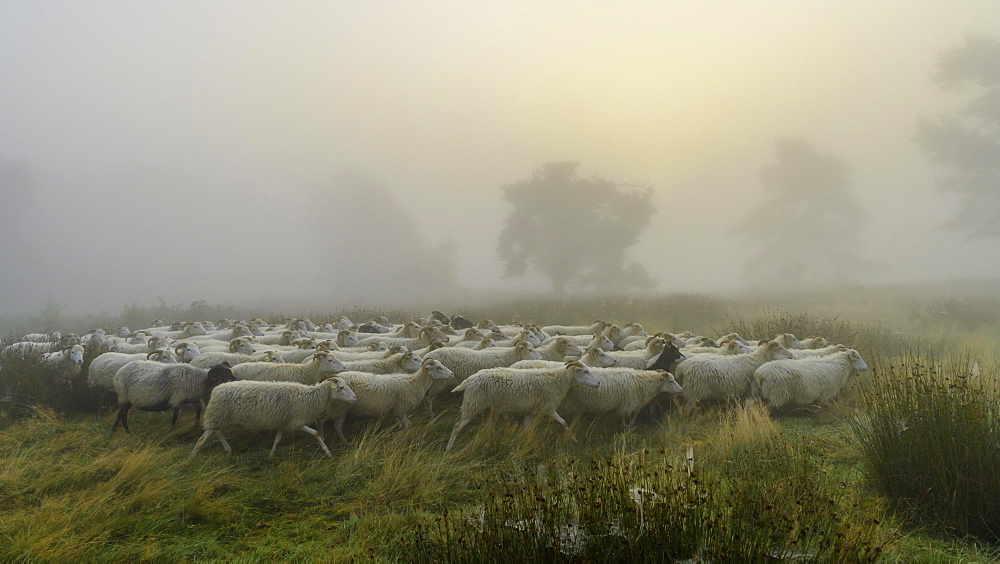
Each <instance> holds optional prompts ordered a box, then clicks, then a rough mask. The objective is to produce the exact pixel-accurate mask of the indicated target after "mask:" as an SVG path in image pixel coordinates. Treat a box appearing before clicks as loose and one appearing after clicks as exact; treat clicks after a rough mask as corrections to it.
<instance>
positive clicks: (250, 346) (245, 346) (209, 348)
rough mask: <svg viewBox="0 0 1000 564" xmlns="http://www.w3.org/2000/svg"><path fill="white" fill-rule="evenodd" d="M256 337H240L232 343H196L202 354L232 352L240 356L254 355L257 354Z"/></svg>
mask: <svg viewBox="0 0 1000 564" xmlns="http://www.w3.org/2000/svg"><path fill="white" fill-rule="evenodd" d="M253 339H255V337H239V338H236V339H233V340H232V341H228V342H227V341H215V340H211V341H196V344H197V346H198V350H199V351H200V352H201V354H205V353H209V352H230V353H238V354H253V353H255V352H257V348H256V346H255V345H254V341H253Z"/></svg>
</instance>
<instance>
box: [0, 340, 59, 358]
mask: <svg viewBox="0 0 1000 564" xmlns="http://www.w3.org/2000/svg"><path fill="white" fill-rule="evenodd" d="M64 349H65V346H63V345H61V344H59V343H52V342H44V343H35V342H31V341H19V342H17V343H12V344H10V345H7V346H6V347H4V348H3V350H2V351H0V357H2V358H6V359H15V358H16V359H21V360H29V359H34V358H39V357H41V355H43V354H45V353H50V352H54V351H61V350H64Z"/></svg>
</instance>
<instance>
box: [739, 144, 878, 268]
mask: <svg viewBox="0 0 1000 564" xmlns="http://www.w3.org/2000/svg"><path fill="white" fill-rule="evenodd" d="M775 145H776V152H777V157H778V162H776V163H774V164H770V165H767V166H764V167H763V169H762V171H761V179H762V180H763V183H764V187H765V188H766V190H767V192H768V193H769V194H770V197H769V198H768V199H767V200H766V201H764V202H763V203H761V204H760V205H758V206H756V207H755V208H753V210H752V211H751V212H750V214H749V215H748V216H747V218H746V219H745V220H744V221H743V222H742V223H741V224H739V225H738V226H737V227H736V229H735V232H736V233H737V234H740V235H743V236H745V237H746V238H747V239H748V240H749V241H750V243H751V249H750V252H749V254H750V259H749V260H748V262H747V266H746V269H745V271H744V273H745V275H746V277H747V279H748V281H749V282H752V283H769V284H771V283H773V284H780V285H784V284H795V283H800V282H805V281H830V282H838V283H843V282H850V281H852V280H854V279H856V278H857V277H858V274H859V273H860V272H864V271H865V270H869V269H871V268H872V267H873V266H874V265H873V263H871V262H870V261H868V260H867V259H865V258H863V255H862V253H861V252H860V251H859V246H860V245H859V244H858V237H857V232H858V230H859V229H860V228H862V227H863V226H864V225H865V224H866V223H867V221H868V219H867V216H866V214H865V213H864V210H863V209H862V207H861V204H860V203H858V201H857V200H856V199H854V198H853V197H852V196H851V194H850V192H849V191H848V187H849V186H850V180H849V173H850V168H849V167H848V166H847V164H846V163H845V162H844V161H842V160H840V159H838V158H836V157H833V156H830V155H825V154H823V153H820V152H819V151H817V150H816V148H815V147H813V145H812V144H811V143H809V142H807V141H805V140H802V139H798V140H792V139H778V140H776V141H775Z"/></svg>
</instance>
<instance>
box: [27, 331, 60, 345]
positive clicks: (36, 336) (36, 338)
mask: <svg viewBox="0 0 1000 564" xmlns="http://www.w3.org/2000/svg"><path fill="white" fill-rule="evenodd" d="M60 339H62V333H60V332H59V331H54V332H52V333H28V334H27V335H24V336H23V337H21V339H20V341H22V342H25V341H26V342H29V343H58V342H59V340H60Z"/></svg>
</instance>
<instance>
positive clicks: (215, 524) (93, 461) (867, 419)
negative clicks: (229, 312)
mask: <svg viewBox="0 0 1000 564" xmlns="http://www.w3.org/2000/svg"><path fill="white" fill-rule="evenodd" d="M844 303H847V302H844ZM908 303H909V302H908ZM827 308H828V309H831V310H832V309H835V308H834V306H832V305H831V306H827ZM748 309H750V308H749V307H748V306H746V305H745V304H736V303H734V302H731V301H725V300H713V299H711V298H707V297H703V296H669V297H667V298H666V299H661V298H657V299H656V300H647V301H643V300H638V299H631V300H630V299H622V300H617V301H615V300H612V299H606V300H605V299H594V300H591V301H586V302H582V304H581V301H580V300H577V301H575V302H574V301H572V300H548V301H546V300H539V299H534V300H519V301H514V302H510V303H507V304H483V305H481V306H479V307H477V308H468V309H465V310H462V311H463V313H464V314H465V315H466V316H467V317H469V318H470V319H478V318H482V317H491V318H493V319H495V320H496V321H498V322H504V321H509V320H512V319H514V318H519V319H521V320H524V321H532V322H536V323H539V324H546V323H553V322H557V321H560V322H566V323H575V322H580V323H585V322H589V321H592V320H593V318H595V317H601V318H605V319H609V320H613V321H619V322H624V321H632V320H638V321H640V322H641V323H643V324H644V325H645V326H646V327H647V329H648V330H650V331H657V330H678V329H685V328H692V329H693V330H698V331H700V332H703V333H711V332H718V331H721V330H723V329H726V330H736V331H739V332H741V333H746V335H747V336H758V335H762V334H763V335H768V334H773V333H779V332H784V331H791V332H793V333H795V334H797V335H798V336H800V337H802V336H805V335H806V334H809V333H816V334H821V335H824V336H826V337H828V338H831V339H832V340H839V341H842V342H846V343H848V344H852V345H854V346H856V347H858V348H859V349H860V350H861V351H862V354H864V356H865V358H866V360H867V361H868V362H869V364H870V365H871V366H872V367H873V370H872V371H871V373H870V374H869V375H866V376H865V377H863V378H861V379H860V380H859V381H858V383H857V389H856V390H854V391H852V392H850V393H848V394H847V395H846V396H845V397H844V398H843V399H842V400H841V401H840V402H838V403H837V404H835V405H834V406H831V407H830V408H828V409H825V410H823V411H821V412H819V413H809V412H805V411H792V412H790V413H788V414H785V415H782V416H780V417H778V418H771V417H769V416H768V415H767V414H766V413H765V412H764V410H762V409H761V408H760V406H759V405H757V404H755V403H752V402H751V403H748V404H746V405H742V406H740V405H717V406H709V407H708V408H706V409H704V410H701V411H700V412H698V413H697V414H695V415H694V416H693V417H692V418H690V419H684V418H681V417H679V416H678V415H677V414H676V413H673V412H671V411H668V412H667V414H666V415H665V417H664V418H663V419H661V420H658V421H653V420H645V421H642V422H640V424H638V425H637V426H636V427H635V428H633V429H631V430H629V431H627V432H625V433H621V432H620V423H619V422H618V421H617V420H615V419H614V418H601V419H596V420H588V419H585V420H583V421H581V422H579V423H577V424H576V425H575V427H574V432H575V434H576V436H577V437H578V438H579V439H580V441H581V444H574V443H571V442H569V441H567V440H564V438H563V433H562V432H561V430H560V429H559V428H558V426H557V425H554V424H551V422H548V421H538V422H536V423H535V424H534V425H533V426H532V427H531V428H529V429H528V430H523V429H522V428H521V426H520V425H519V424H518V423H517V422H515V421H512V420H507V419H504V418H484V419H480V420H477V421H476V422H474V423H472V424H471V425H470V426H469V427H467V428H466V429H465V430H464V431H463V433H462V435H461V436H460V438H459V441H458V443H457V444H456V447H455V449H454V451H453V452H451V453H449V454H447V455H446V454H445V453H444V445H445V444H446V442H447V439H448V436H449V435H450V432H451V427H452V425H453V424H454V422H455V421H456V420H457V415H458V414H457V404H456V403H455V402H454V401H452V402H446V403H445V405H443V406H442V409H441V410H439V411H440V413H439V414H438V417H436V418H435V419H434V420H433V421H428V420H426V418H425V417H424V416H423V415H422V414H419V415H417V416H415V417H414V418H413V420H414V423H415V425H414V427H413V428H412V429H411V430H410V431H409V432H407V433H405V434H398V433H395V432H394V431H393V430H392V428H391V427H390V426H389V425H388V424H387V423H379V422H376V421H358V422H352V421H349V422H348V427H347V429H346V434H347V436H348V438H349V439H350V440H351V444H350V445H347V446H342V445H339V444H336V442H335V439H333V438H332V437H331V443H330V446H331V450H332V451H333V457H332V458H326V457H324V456H323V455H322V452H321V451H320V449H319V448H318V445H317V444H316V442H315V440H314V439H313V438H312V437H309V436H307V435H304V434H301V433H297V434H294V435H293V436H291V437H288V438H286V439H285V440H284V441H283V442H282V444H281V445H280V446H279V447H278V451H277V453H276V455H275V457H274V458H273V459H268V457H267V451H268V450H269V448H270V444H271V440H272V439H273V436H272V435H270V434H267V433H263V434H258V433H248V432H238V431H237V432H233V433H231V436H229V439H230V443H231V444H232V446H233V449H234V454H233V455H232V456H231V457H226V456H225V455H224V454H223V452H222V448H221V446H220V445H219V444H218V443H216V442H212V443H210V444H208V445H207V446H206V447H205V448H204V449H203V450H202V452H201V453H200V454H199V455H198V456H197V457H196V458H195V459H194V460H193V461H188V455H189V453H190V450H191V448H192V447H193V443H194V440H195V439H196V438H197V433H191V432H189V429H190V428H191V425H192V416H191V414H190V412H186V413H185V414H184V415H182V418H181V420H180V421H179V423H178V430H177V431H170V430H169V417H167V416H163V415H161V414H149V413H136V414H134V415H133V417H131V418H130V419H132V428H133V433H132V434H131V435H125V434H124V433H122V432H121V430H119V431H117V432H114V433H112V432H111V430H110V429H111V423H112V421H113V419H114V413H113V411H112V409H110V408H109V407H108V406H105V407H102V408H97V407H92V406H93V405H94V403H93V401H92V398H85V396H83V395H81V394H80V392H81V390H80V389H79V388H78V387H77V386H76V383H74V388H73V389H72V390H64V389H55V388H47V387H45V386H43V385H41V384H40V383H38V382H35V381H33V380H31V377H32V375H33V374H34V373H33V372H32V370H33V369H32V368H31V366H30V365H24V366H11V365H7V366H5V367H4V368H3V369H2V370H0V383H2V384H3V385H6V386H11V385H13V386H21V388H19V389H20V390H21V392H18V394H19V395H17V397H16V398H15V401H12V402H7V403H6V406H5V408H4V409H0V452H2V453H3V457H0V559H3V560H5V561H16V560H42V561H80V560H83V561H88V560H102V561H107V560H130V561H132V560H135V561H149V560H160V561H163V560H194V559H220V560H221V559H226V560H228V559H244V560H252V561H256V560H324V561H359V560H360V561H365V560H376V561H394V560H414V559H424V558H428V559H429V558H432V557H433V558H435V559H441V560H448V561H458V560H461V561H471V560H493V561H498V560H501V559H506V558H510V559H518V560H524V559H526V558H529V557H531V558H534V559H536V560H538V559H542V560H591V561H598V560H609V559H616V560H620V559H625V558H628V559H632V560H648V559H668V558H677V559H685V558H702V559H704V560H706V561H712V560H714V561H721V560H727V559H729V560H732V559H739V560H741V561H743V560H746V561H760V560H773V559H775V558H786V559H791V558H793V557H795V558H798V559H806V560H810V559H811V560H822V561H829V560H835V561H865V560H876V559H881V560H885V561H889V562H914V561H954V562H961V561H975V562H979V561H989V560H995V559H997V558H1000V552H998V549H997V545H996V544H994V543H995V540H994V538H993V537H990V536H989V535H986V534H983V533H982V532H981V531H977V530H976V529H975V527H974V526H973V525H975V523H976V522H977V521H976V520H975V519H969V517H970V516H972V517H982V515H984V514H987V513H988V511H987V509H988V506H987V508H986V509H981V508H979V506H977V505H976V502H977V501H995V500H996V499H1000V495H995V494H994V493H992V492H993V488H995V487H996V485H995V484H994V483H993V481H992V477H991V476H990V475H989V471H990V469H991V468H992V467H991V466H990V465H991V464H993V462H992V460H991V459H990V458H989V454H990V453H992V452H993V451H995V450H996V448H995V445H996V444H997V443H996V442H995V431H990V430H988V429H986V428H987V427H989V428H990V429H992V425H993V422H994V421H995V411H991V410H993V409H995V408H996V406H997V403H996V402H997V399H998V398H997V397H996V396H995V393H994V392H993V390H994V388H993V387H990V386H992V385H993V383H994V382H995V380H993V378H994V377H995V374H996V367H997V357H996V356H994V355H992V352H991V351H992V348H993V347H994V346H995V343H996V340H995V334H994V331H995V327H988V326H978V327H976V328H975V329H969V328H956V327H953V326H943V325H934V324H932V323H927V322H926V320H924V321H922V322H921V323H923V324H924V325H923V326H922V327H921V328H919V330H918V329H915V328H912V327H907V326H906V323H907V321H906V320H907V313H906V310H905V308H902V309H901V310H900V311H895V313H894V314H893V315H887V316H886V319H887V320H889V321H891V322H892V323H890V322H889V321H886V322H882V321H878V320H875V321H872V320H870V319H866V318H865V317H863V316H860V315H859V316H856V317H855V316H854V315H855V314H854V313H851V314H845V315H836V314H834V315H827V314H826V313H824V312H819V311H816V310H815V309H813V310H810V311H808V312H792V311H782V310H777V309H771V308H768V309H762V308H758V309H756V310H753V311H748ZM428 310H429V308H428ZM847 310H850V308H849V307H847V306H845V311H847ZM341 313H345V312H337V313H336V314H335V315H337V316H339V315H340V314H341ZM347 313H348V315H349V316H350V317H351V318H352V319H355V318H358V319H363V318H365V317H369V316H371V315H377V314H386V315H388V316H390V317H391V318H393V319H401V318H409V317H414V316H416V315H418V314H420V313H423V314H426V312H423V311H422V310H421V312H415V311H404V310H402V309H392V308H378V307H368V308H356V309H355V310H354V311H353V312H347ZM366 314H370V315H366ZM310 316H311V317H313V318H314V319H315V320H317V321H318V320H320V319H329V318H334V314H326V315H319V314H315V313H312V314H310ZM699 316H700V317H699ZM133 325H136V324H135V323H133ZM57 328H58V327H57ZM904 329H905V330H904ZM911 350H922V351H928V352H925V353H921V354H920V355H919V356H917V355H910V356H907V354H908V353H907V351H911ZM987 351H990V352H989V353H987ZM948 355H951V357H952V358H956V359H960V360H961V362H959V361H958V360H956V361H955V362H943V363H941V365H940V367H939V366H938V362H930V363H928V360H929V359H931V358H942V359H943V358H948ZM969 355H972V357H971V360H975V361H977V362H978V364H979V365H980V373H981V375H980V380H971V379H968V378H966V379H965V380H963V381H962V382H963V383H961V384H956V383H955V382H956V381H954V380H951V378H953V377H954V374H955V371H962V370H965V369H967V368H968V364H969V361H970V356H969ZM87 360H88V361H89V359H87ZM917 365H919V366H920V367H921V368H920V369H917V368H916V367H917ZM930 366H933V373H932V372H931V369H930V368H928V367H930ZM945 378H949V380H945ZM987 383H988V384H990V386H986V387H982V386H983V385H985V384H987ZM921 386H922V387H921ZM949 386H951V387H949ZM977 386H979V387H977ZM84 387H85V385H84ZM22 392H23V393H22ZM931 392H933V393H931ZM935 394H936V395H935ZM81 398H85V399H81ZM970 406H971V407H970ZM894 410H895V411H894ZM904 413H907V414H909V417H910V421H912V420H913V418H914V414H924V415H921V416H920V417H922V418H923V419H921V421H923V424H924V427H923V428H921V430H920V433H921V437H923V438H922V439H921V440H918V441H909V442H905V441H904V442H900V441H899V440H897V441H896V442H895V443H893V442H892V441H893V437H896V438H897V439H898V437H899V434H898V433H897V434H896V435H891V434H887V433H888V432H880V431H879V430H880V429H889V430H890V431H891V430H892V429H893V427H891V425H890V423H891V422H893V421H895V420H896V419H898V418H900V416H901V415H902V414H904ZM930 415H933V417H930ZM876 423H877V424H878V425H881V427H878V426H876V427H875V428H874V429H869V430H868V431H866V428H865V427H864V424H870V425H876ZM907 426H908V429H916V427H914V426H913V425H912V423H911V424H908V425H907ZM866 432H867V434H866ZM907 433H911V431H910V430H907ZM990 433H993V434H992V435H991V434H990ZM227 435H229V434H227ZM331 435H332V433H331ZM904 435H905V433H904ZM955 436H957V437H961V440H960V441H958V442H957V443H954V444H951V445H948V444H947V440H948V438H949V437H955ZM935 441H936V442H935ZM976 441H980V442H976ZM990 441H994V442H993V443H992V444H993V445H994V447H993V451H989V450H988V449H987V448H986V446H987V445H988V444H990V443H989V442H990ZM957 444H960V445H964V447H966V448H964V450H962V449H959V448H958V446H956V445H957ZM972 445H978V447H979V448H978V449H977V448H968V447H970V446H972ZM688 447H690V448H691V451H692V452H693V454H694V474H693V475H691V474H689V473H688V471H687V464H686V454H687V452H688ZM946 447H947V448H950V449H952V450H945V449H946ZM963 453H964V455H965V456H966V457H967V458H965V459H961V460H960V461H956V457H957V456H959V455H962V454H963ZM942 460H948V461H950V462H948V463H947V464H941V463H939V462H941V461H942ZM880 464H881V466H880ZM900 467H903V468H905V469H907V470H908V473H905V474H904V473H900V472H898V471H887V470H886V468H889V469H892V468H896V469H898V468H900ZM994 467H995V466H994ZM963 472H966V474H963ZM918 478H920V479H922V480H923V481H921V480H920V479H918ZM949 480H950V481H949ZM970 480H971V481H970ZM963 483H968V484H972V485H973V486H970V487H968V488H966V490H965V491H962V490H956V489H955V486H956V484H957V485H962V484H963ZM902 485H912V486H913V487H914V488H915V490H914V491H907V490H896V489H893V488H899V487H901V486H902ZM636 487H640V488H642V490H643V491H644V492H651V494H653V493H655V497H653V496H652V495H651V494H650V495H649V499H645V498H643V499H645V501H643V503H642V505H641V508H642V511H641V515H640V512H639V508H640V505H639V504H638V503H637V502H636V500H635V498H634V495H635V494H634V492H633V490H634V489H635V488H636ZM943 488H950V490H949V491H956V492H960V495H965V496H967V497H964V498H961V499H960V498H958V497H954V498H952V499H951V500H950V501H949V500H948V499H944V498H941V497H940V496H938V497H935V494H936V492H938V491H941V490H942V489H943ZM977 488H979V490H978V491H985V492H987V493H986V494H984V495H982V496H980V498H979V499H978V500H977V499H976V498H975V495H974V492H975V491H977ZM982 488H985V489H982ZM914 492H915V493H914ZM928 492H930V494H928ZM507 494H510V496H509V497H508V495H507ZM643 495H645V494H643ZM987 505H988V504H987ZM981 520H982V519H980V521H981ZM528 523H531V525H530V526H528V525H527V524H528ZM486 524H488V525H489V526H485V525H486ZM570 525H572V527H569V526H570ZM577 531H583V533H582V534H581V535H578V536H576V537H574V538H576V539H580V538H584V539H587V540H586V542H578V541H572V542H571V541H566V540H565V539H564V541H562V542H556V540H555V539H557V536H558V535H563V536H564V537H565V536H566V535H567V534H569V533H572V534H574V535H575V534H576V532H577ZM459 539H465V542H464V543H459V542H458V540H459ZM560 549H561V550H560ZM651 555H656V556H651Z"/></svg>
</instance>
